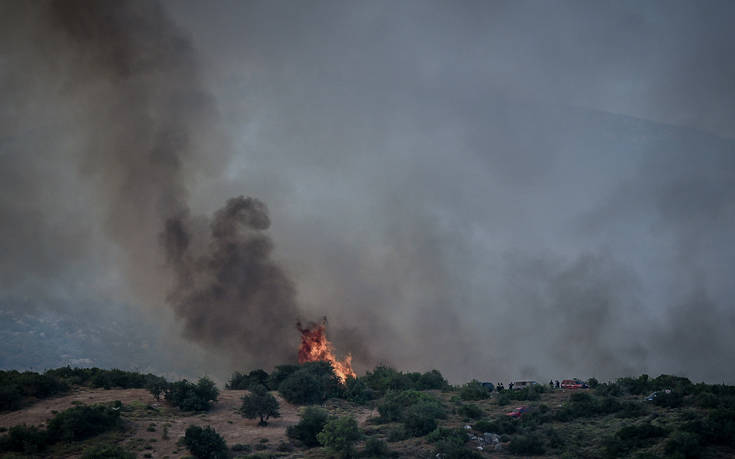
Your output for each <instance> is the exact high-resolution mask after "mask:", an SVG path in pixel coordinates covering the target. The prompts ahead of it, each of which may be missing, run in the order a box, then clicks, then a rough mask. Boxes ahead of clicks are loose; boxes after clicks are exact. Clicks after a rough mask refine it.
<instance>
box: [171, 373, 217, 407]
mask: <svg viewBox="0 0 735 459" xmlns="http://www.w3.org/2000/svg"><path fill="white" fill-rule="evenodd" d="M218 396H219V390H217V386H215V384H214V382H212V381H211V380H210V379H209V378H200V379H199V381H198V382H197V383H196V384H194V383H192V382H189V381H187V380H186V379H184V380H182V381H178V382H175V383H172V384H170V385H169V389H168V391H167V392H166V400H167V401H169V402H171V403H172V404H173V405H174V406H177V407H179V408H181V409H182V410H184V411H208V410H209V409H210V408H212V403H213V402H216V401H217V397H218Z"/></svg>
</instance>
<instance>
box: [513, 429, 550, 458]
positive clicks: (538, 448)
mask: <svg viewBox="0 0 735 459" xmlns="http://www.w3.org/2000/svg"><path fill="white" fill-rule="evenodd" d="M509 449H510V452H511V453H513V454H518V455H526V456H538V455H541V454H544V453H545V452H546V449H545V448H544V442H543V440H542V439H541V437H539V436H538V435H536V434H528V435H518V436H516V437H513V439H512V440H511V441H510V447H509Z"/></svg>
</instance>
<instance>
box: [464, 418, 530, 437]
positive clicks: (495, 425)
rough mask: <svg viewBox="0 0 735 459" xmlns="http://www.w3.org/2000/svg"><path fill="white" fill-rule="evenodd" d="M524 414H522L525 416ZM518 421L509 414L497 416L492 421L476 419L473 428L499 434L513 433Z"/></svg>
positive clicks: (515, 430) (516, 429) (517, 426)
mask: <svg viewBox="0 0 735 459" xmlns="http://www.w3.org/2000/svg"><path fill="white" fill-rule="evenodd" d="M525 416H526V415H524V417H525ZM519 423H520V421H519V420H518V419H513V418H511V417H509V416H498V417H497V418H495V420H494V421H486V420H483V421H478V422H476V423H475V426H474V429H475V430H478V431H481V432H492V433H496V434H499V435H502V434H513V433H516V432H517V431H518V428H519Z"/></svg>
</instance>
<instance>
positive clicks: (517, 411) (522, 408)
mask: <svg viewBox="0 0 735 459" xmlns="http://www.w3.org/2000/svg"><path fill="white" fill-rule="evenodd" d="M526 412H528V407H527V406H519V407H518V408H516V409H514V410H513V411H509V412H507V413H505V415H506V416H510V417H512V418H520V417H521V416H523V413H526Z"/></svg>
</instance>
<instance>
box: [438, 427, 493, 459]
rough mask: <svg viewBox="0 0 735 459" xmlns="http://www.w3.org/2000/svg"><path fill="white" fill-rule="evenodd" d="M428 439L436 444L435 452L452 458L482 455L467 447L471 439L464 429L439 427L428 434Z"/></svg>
mask: <svg viewBox="0 0 735 459" xmlns="http://www.w3.org/2000/svg"><path fill="white" fill-rule="evenodd" d="M426 440H427V441H429V442H430V443H435V444H436V450H435V451H434V453H435V454H437V455H441V457H444V458H451V459H475V458H481V457H482V456H481V455H479V454H478V453H476V452H475V451H471V450H469V449H467V448H466V447H465V444H466V443H467V441H468V440H469V438H468V436H467V434H466V433H465V432H464V431H463V430H462V429H445V428H443V427H439V428H437V429H435V430H434V431H433V432H431V433H430V434H429V435H427V436H426Z"/></svg>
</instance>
